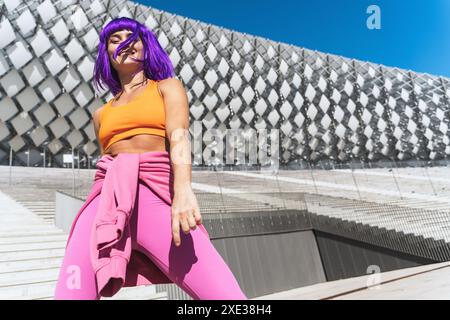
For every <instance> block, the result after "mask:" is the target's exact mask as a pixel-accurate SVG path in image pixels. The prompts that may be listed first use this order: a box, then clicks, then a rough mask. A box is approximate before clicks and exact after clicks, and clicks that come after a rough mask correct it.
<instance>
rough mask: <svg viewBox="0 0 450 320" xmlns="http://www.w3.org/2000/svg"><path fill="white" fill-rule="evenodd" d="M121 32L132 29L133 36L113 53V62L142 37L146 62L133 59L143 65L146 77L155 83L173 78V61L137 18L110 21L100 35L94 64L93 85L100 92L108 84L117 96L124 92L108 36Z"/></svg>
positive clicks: (121, 18)
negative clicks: (114, 65) (109, 48)
mask: <svg viewBox="0 0 450 320" xmlns="http://www.w3.org/2000/svg"><path fill="white" fill-rule="evenodd" d="M121 30H129V31H131V32H132V34H130V36H129V37H128V38H127V39H126V40H125V41H123V42H122V43H121V44H120V45H119V46H118V47H117V49H116V51H115V52H114V59H116V58H117V56H118V55H119V54H120V52H121V51H122V50H126V49H127V48H128V46H129V45H130V44H131V43H133V41H135V40H138V37H141V40H142V44H143V47H144V59H143V60H138V59H134V58H132V59H133V60H135V61H141V62H143V69H144V74H145V76H146V77H147V78H149V79H152V80H163V79H167V78H171V77H173V76H174V70H173V65H172V62H171V61H170V58H169V56H168V55H167V53H166V52H165V51H164V49H163V48H162V47H161V45H160V44H159V42H158V39H157V38H156V36H155V35H154V33H153V32H151V31H150V30H149V29H148V28H147V27H146V26H145V25H143V24H141V23H139V22H138V21H136V20H134V19H130V18H127V17H120V18H115V19H113V20H111V21H110V22H109V23H108V24H107V25H106V26H105V27H104V28H103V29H102V31H101V32H100V41H99V44H98V54H97V59H96V61H95V65H94V86H95V87H96V88H97V90H98V88H99V87H100V88H101V89H104V87H103V86H102V83H104V84H106V86H107V87H108V88H109V90H111V92H112V93H113V94H114V95H116V94H117V93H119V92H120V91H121V90H122V86H121V84H120V80H119V76H118V74H117V71H116V70H115V69H114V68H112V66H111V64H110V60H109V56H108V40H109V37H110V35H111V34H113V33H114V32H116V31H121Z"/></svg>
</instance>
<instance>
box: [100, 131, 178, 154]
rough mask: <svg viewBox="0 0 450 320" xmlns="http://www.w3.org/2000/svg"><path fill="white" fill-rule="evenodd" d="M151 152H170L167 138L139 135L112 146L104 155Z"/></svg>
mask: <svg viewBox="0 0 450 320" xmlns="http://www.w3.org/2000/svg"><path fill="white" fill-rule="evenodd" d="M150 151H170V147H169V142H168V140H167V139H166V138H165V137H161V136H157V135H153V134H137V135H134V136H131V137H129V138H126V139H122V140H119V141H117V142H115V143H113V144H111V145H110V146H109V147H108V148H107V149H106V150H105V151H104V152H103V153H104V154H110V155H111V156H112V157H115V156H116V155H117V154H119V153H144V152H150Z"/></svg>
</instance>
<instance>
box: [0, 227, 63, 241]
mask: <svg viewBox="0 0 450 320" xmlns="http://www.w3.org/2000/svg"><path fill="white" fill-rule="evenodd" d="M68 237H69V235H68V234H67V233H65V232H63V231H62V230H60V229H56V228H55V230H54V231H53V232H46V233H42V232H41V233H35V232H31V233H23V234H22V233H18V234H16V235H14V233H13V234H8V235H5V236H4V237H0V244H5V243H28V242H37V241H42V242H46V241H57V240H62V239H66V240H67V238H68Z"/></svg>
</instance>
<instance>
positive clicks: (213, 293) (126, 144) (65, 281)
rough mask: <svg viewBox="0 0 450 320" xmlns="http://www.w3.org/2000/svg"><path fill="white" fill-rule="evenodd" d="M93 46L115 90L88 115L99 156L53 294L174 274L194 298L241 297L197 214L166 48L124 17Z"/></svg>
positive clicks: (184, 112)
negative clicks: (102, 103) (97, 44)
mask: <svg viewBox="0 0 450 320" xmlns="http://www.w3.org/2000/svg"><path fill="white" fill-rule="evenodd" d="M98 50H99V52H98V57H97V61H96V64H95V70H94V82H95V85H100V87H102V85H101V83H102V82H104V83H106V85H107V86H108V87H109V89H110V90H111V91H112V93H113V94H114V98H112V99H110V100H109V101H108V102H107V103H106V104H105V105H103V106H102V107H101V108H99V109H98V110H96V111H95V112H94V115H93V121H94V128H95V133H96V137H97V140H98V141H99V145H100V148H101V152H102V157H101V158H100V160H99V161H98V162H97V164H96V167H97V171H96V174H95V179H94V184H93V187H92V190H91V192H90V194H89V196H88V198H87V200H86V202H85V203H84V205H83V206H82V207H81V209H80V210H79V212H78V214H77V216H76V218H75V221H74V222H73V224H72V229H71V231H70V233H69V239H68V240H67V244H66V251H65V256H64V260H63V263H62V266H61V270H60V273H59V278H58V282H57V285H56V290H55V299H100V297H101V296H108V297H110V296H113V295H114V294H115V293H116V292H117V291H119V290H120V288H122V287H132V286H137V285H144V284H156V283H176V284H177V285H178V286H180V287H181V288H182V289H183V290H185V291H186V292H187V293H188V294H189V295H190V296H191V297H192V298H193V299H247V297H246V296H245V294H244V293H243V292H242V290H241V288H240V286H239V284H238V282H237V281H236V279H235V277H234V276H233V274H232V272H231V270H230V269H229V267H228V266H227V264H226V263H225V261H224V260H223V259H222V257H221V256H220V255H219V253H218V252H217V251H216V250H215V248H214V246H213V245H212V243H211V241H210V239H209V235H208V232H207V231H206V229H205V228H204V226H203V224H202V217H201V214H200V211H199V208H198V204H197V200H196V197H195V195H194V193H193V190H192V188H191V159H190V157H191V151H190V150H191V149H190V143H189V131H188V128H189V109H188V101H187V96H186V92H185V90H184V87H183V85H182V83H181V82H180V81H179V80H177V79H176V78H174V77H173V66H172V64H171V62H170V59H169V57H168V56H167V54H166V53H165V51H164V50H163V49H162V48H161V46H160V45H159V43H158V41H157V39H156V37H155V35H154V34H153V33H152V32H151V31H149V30H148V29H147V28H146V27H145V26H144V25H142V24H140V23H139V22H137V21H135V20H133V19H129V18H125V17H121V18H117V19H114V20H112V21H111V22H110V23H108V24H107V25H106V26H105V27H104V28H103V30H102V31H101V34H100V42H99V49H98ZM102 88H103V87H102ZM197 226H198V228H197ZM181 231H182V232H181Z"/></svg>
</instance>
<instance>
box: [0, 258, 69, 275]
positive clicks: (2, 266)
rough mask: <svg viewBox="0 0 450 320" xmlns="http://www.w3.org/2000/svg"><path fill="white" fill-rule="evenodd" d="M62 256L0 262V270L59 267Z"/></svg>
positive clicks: (18, 270) (11, 270) (14, 270)
mask: <svg viewBox="0 0 450 320" xmlns="http://www.w3.org/2000/svg"><path fill="white" fill-rule="evenodd" d="M63 258H64V256H56V257H50V258H49V257H44V258H36V259H24V260H13V261H3V262H0V272H21V271H28V270H42V269H47V268H55V267H60V266H61V265H62V262H63Z"/></svg>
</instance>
